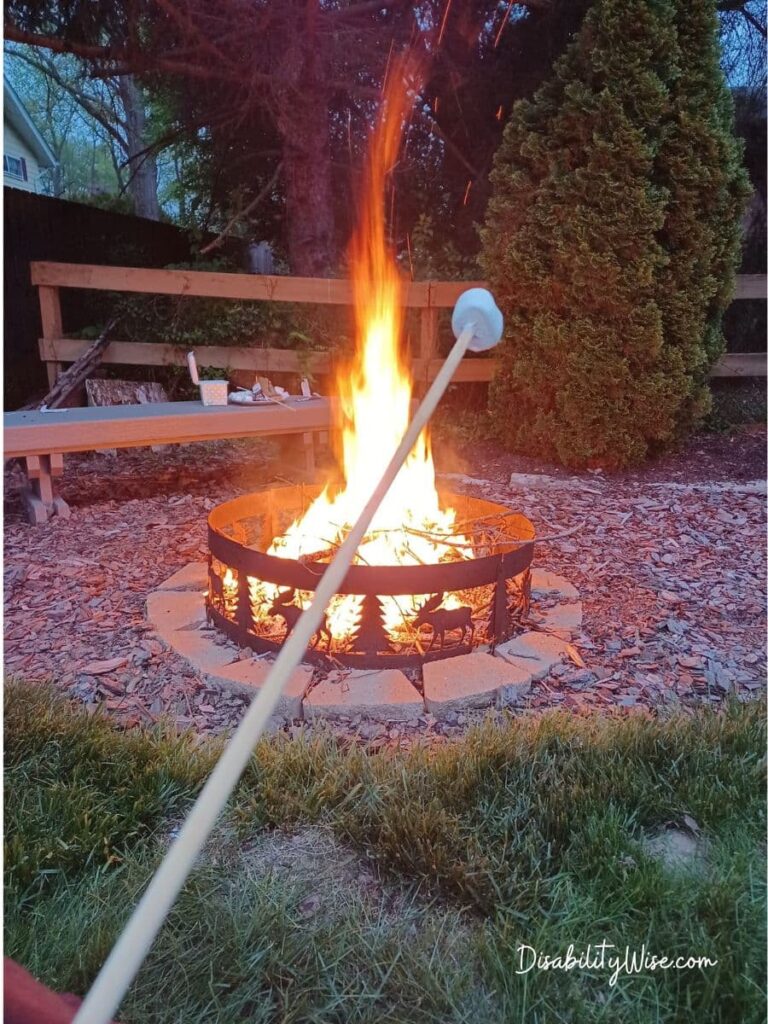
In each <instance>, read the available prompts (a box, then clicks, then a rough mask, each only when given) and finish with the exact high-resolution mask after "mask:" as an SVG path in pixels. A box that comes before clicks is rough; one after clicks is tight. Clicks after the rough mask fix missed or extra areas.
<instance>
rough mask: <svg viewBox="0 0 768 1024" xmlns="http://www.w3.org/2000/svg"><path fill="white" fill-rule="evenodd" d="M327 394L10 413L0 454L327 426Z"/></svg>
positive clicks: (180, 441)
mask: <svg viewBox="0 0 768 1024" xmlns="http://www.w3.org/2000/svg"><path fill="white" fill-rule="evenodd" d="M334 409H335V403H334V402H333V400H331V399H317V400H315V401H313V402H303V403H295V404H293V405H292V407H291V408H283V407H281V406H278V405H268V406H257V407H248V406H233V405H228V406H207V407H206V406H203V405H201V404H200V402H158V403H154V404H150V405H117V406H106V407H105V406H86V407H84V408H80V409H54V410H52V411H51V412H39V411H37V410H34V411H29V412H10V413H5V415H4V417H3V426H4V430H3V436H4V451H5V458H7V459H8V458H14V457H26V456H31V455H48V454H50V453H53V452H56V453H58V452H81V451H92V450H93V449H95V448H140V447H145V446H148V445H153V444H189V443H191V442H194V441H209V440H217V439H225V438H238V437H252V436H273V435H281V434H297V433H298V434H304V433H307V432H309V431H313V430H329V429H331V427H332V425H333V423H334Z"/></svg>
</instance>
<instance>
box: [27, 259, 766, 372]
mask: <svg viewBox="0 0 768 1024" xmlns="http://www.w3.org/2000/svg"><path fill="white" fill-rule="evenodd" d="M31 269H32V283H33V284H34V285H36V286H37V288H38V291H39V298H40V315H41V320H42V333H43V336H42V338H41V339H40V343H39V347H40V358H41V359H42V360H43V362H44V363H45V365H46V369H47V372H48V380H49V383H50V384H53V382H54V381H55V380H56V378H57V376H58V375H59V374H60V373H61V370H62V366H63V364H64V363H68V362H72V361H74V360H75V359H77V357H78V356H79V355H81V354H82V353H83V352H84V351H85V350H86V349H87V348H88V346H89V345H90V344H91V343H90V342H88V341H79V340H75V339H72V338H67V337H65V334H64V327H63V323H62V314H61V296H60V289H62V288H84V289H96V290H105V291H120V292H145V293H149V294H155V295H189V296H205V297H208V298H225V299H239V300H254V299H255V300H264V301H269V302H297V303H312V304H331V305H350V304H351V302H352V291H351V287H350V284H349V282H348V281H345V280H335V279H327V278H314V277H262V276H254V275H250V274H220V273H203V272H199V271H185V270H150V269H145V268H138V267H106V266H93V265H90V264H79V263H32V264H31ZM766 280H767V279H766V277H765V275H761V274H747V275H742V276H740V277H738V278H737V283H736V295H735V298H736V299H765V297H766ZM481 284H482V282H471V281H415V282H411V283H409V284H407V285H406V287H405V289H404V305H405V306H406V307H407V308H409V309H415V310H418V315H419V324H420V326H419V338H418V344H417V346H416V355H415V357H414V359H413V364H412V365H413V375H414V379H415V380H416V381H417V383H419V384H422V385H423V384H425V383H426V382H427V381H428V380H430V379H431V378H432V377H433V376H434V375H435V373H436V372H437V370H438V368H439V366H440V364H441V360H440V359H438V358H437V342H438V315H439V312H440V310H441V309H450V308H451V307H452V306H453V304H454V303H455V302H456V299H457V298H458V297H459V295H460V294H461V293H462V292H463V291H464V290H465V289H466V288H471V287H473V286H474V285H481ZM195 353H196V357H197V362H198V364H199V365H201V366H217V367H222V368H224V369H227V370H252V371H256V372H258V373H266V374H268V373H307V372H309V373H312V374H324V373H328V372H329V370H330V368H329V365H328V356H327V354H326V353H317V354H313V353H309V354H307V353H304V352H302V353H298V352H294V351H291V350H290V349H275V348H257V347H247V348H246V347H238V346H213V345H202V346H196V347H195ZM102 359H103V362H105V363H113V364H120V365H140V366H183V365H185V363H186V356H185V352H184V350H183V349H181V348H180V347H179V346H177V345H166V344H156V343H149V342H133V341H131V342H126V341H113V342H111V343H110V344H109V345H108V346H107V348H106V350H105V352H104V355H103V357H102ZM495 369H496V361H495V360H494V359H489V358H485V357H475V358H472V357H469V358H466V359H464V360H463V362H462V364H461V366H460V367H459V369H458V371H457V373H456V376H455V378H454V379H455V380H456V381H463V382H469V381H489V380H490V379H491V377H492V376H493V374H494V371H495ZM765 375H766V353H765V352H760V353H746V354H742V353H730V354H727V355H725V356H723V357H722V359H721V360H720V362H719V363H718V364H717V366H715V368H714V370H713V372H712V376H716V377H757V376H765Z"/></svg>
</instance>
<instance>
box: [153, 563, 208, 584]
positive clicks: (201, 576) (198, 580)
mask: <svg viewBox="0 0 768 1024" xmlns="http://www.w3.org/2000/svg"><path fill="white" fill-rule="evenodd" d="M207 586H208V566H207V565H206V564H205V562H190V563H189V565H185V566H184V567H183V568H181V569H179V571H178V572H175V573H174V574H173V576H169V577H168V579H167V580H166V581H165V582H164V583H161V584H160V588H159V589H160V590H201V591H202V590H205V589H206V588H207Z"/></svg>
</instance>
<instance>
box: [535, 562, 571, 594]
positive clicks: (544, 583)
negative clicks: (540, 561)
mask: <svg viewBox="0 0 768 1024" xmlns="http://www.w3.org/2000/svg"><path fill="white" fill-rule="evenodd" d="M554 594H557V595H559V596H560V597H566V598H568V599H569V600H576V599H577V598H578V596H579V592H578V590H577V589H576V587H574V585H573V584H572V583H570V582H569V581H568V580H567V579H566V578H565V577H564V576H558V575H557V573H554V572H548V571H547V570H546V569H532V570H531V595H532V596H533V597H552V596H553V595H554Z"/></svg>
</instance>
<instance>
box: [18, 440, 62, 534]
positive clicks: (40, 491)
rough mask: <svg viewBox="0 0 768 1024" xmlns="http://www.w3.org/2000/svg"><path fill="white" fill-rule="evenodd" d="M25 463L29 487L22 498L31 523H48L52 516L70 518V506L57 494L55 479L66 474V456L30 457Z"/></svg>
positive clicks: (25, 489)
mask: <svg viewBox="0 0 768 1024" xmlns="http://www.w3.org/2000/svg"><path fill="white" fill-rule="evenodd" d="M25 462H26V470H27V486H26V487H25V488H24V491H23V492H22V498H23V501H24V506H25V508H26V510H27V518H28V519H29V521H30V523H32V524H33V525H39V524H41V523H47V522H48V519H49V518H50V517H51V516H52V515H60V516H64V517H68V516H69V506H68V505H67V503H66V502H65V501H64V499H63V498H60V497H59V496H58V495H57V494H56V488H55V485H54V480H55V478H56V477H60V476H61V475H62V473H63V472H64V456H63V455H59V454H55V455H29V456H27V458H26V459H25Z"/></svg>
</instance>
